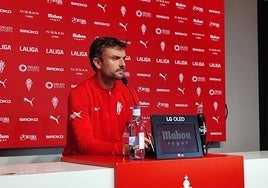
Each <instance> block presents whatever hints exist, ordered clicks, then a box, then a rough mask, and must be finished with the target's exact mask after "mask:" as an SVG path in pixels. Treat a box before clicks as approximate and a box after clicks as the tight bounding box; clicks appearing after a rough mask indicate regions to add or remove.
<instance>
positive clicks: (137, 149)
mask: <svg viewBox="0 0 268 188" xmlns="http://www.w3.org/2000/svg"><path fill="white" fill-rule="evenodd" d="M144 136H145V128H144V123H143V120H142V116H141V108H140V106H134V107H133V111H132V121H131V123H130V124H129V154H130V159H131V160H139V159H144V157H145V146H144Z"/></svg>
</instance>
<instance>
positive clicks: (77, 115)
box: [70, 111, 82, 119]
mask: <svg viewBox="0 0 268 188" xmlns="http://www.w3.org/2000/svg"><path fill="white" fill-rule="evenodd" d="M81 113H82V111H80V112H73V113H72V114H70V119H75V118H77V117H78V118H81Z"/></svg>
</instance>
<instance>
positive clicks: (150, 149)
mask: <svg viewBox="0 0 268 188" xmlns="http://www.w3.org/2000/svg"><path fill="white" fill-rule="evenodd" d="M122 82H123V84H124V85H125V86H127V88H128V91H129V93H130V95H131V97H132V100H133V102H134V105H135V106H137V103H136V101H135V99H134V97H133V94H132V92H131V90H130V88H129V86H128V80H127V78H126V77H123V78H122ZM144 129H145V134H146V135H147V139H148V140H149V146H150V147H149V149H148V150H147V155H148V156H154V152H155V150H154V145H153V142H152V138H151V136H150V135H149V134H148V132H147V129H146V127H145V126H144Z"/></svg>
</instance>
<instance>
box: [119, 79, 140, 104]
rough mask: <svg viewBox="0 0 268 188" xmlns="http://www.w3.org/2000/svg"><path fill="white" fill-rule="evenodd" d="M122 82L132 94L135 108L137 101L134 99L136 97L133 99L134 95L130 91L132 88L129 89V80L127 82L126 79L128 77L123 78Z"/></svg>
mask: <svg viewBox="0 0 268 188" xmlns="http://www.w3.org/2000/svg"><path fill="white" fill-rule="evenodd" d="M122 82H123V84H124V85H125V86H127V88H128V91H129V93H130V95H131V98H132V100H133V103H134V105H135V106H137V103H136V101H135V99H134V97H133V94H132V92H131V90H130V88H129V86H128V80H127V78H126V77H123V78H122Z"/></svg>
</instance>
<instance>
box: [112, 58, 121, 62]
mask: <svg viewBox="0 0 268 188" xmlns="http://www.w3.org/2000/svg"><path fill="white" fill-rule="evenodd" d="M118 59H120V57H112V60H113V61H116V60H118Z"/></svg>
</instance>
